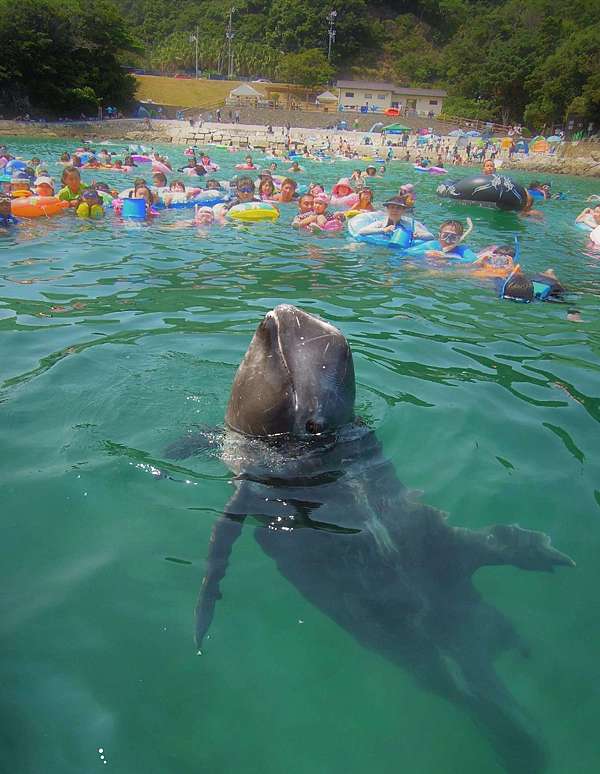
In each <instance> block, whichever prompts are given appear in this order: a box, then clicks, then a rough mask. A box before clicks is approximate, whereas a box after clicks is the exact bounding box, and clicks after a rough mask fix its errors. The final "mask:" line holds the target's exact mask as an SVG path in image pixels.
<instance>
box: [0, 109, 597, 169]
mask: <svg viewBox="0 0 600 774" xmlns="http://www.w3.org/2000/svg"><path fill="white" fill-rule="evenodd" d="M269 129H271V131H269ZM0 137H40V138H42V137H46V138H61V137H64V138H68V139H75V138H76V139H81V140H82V141H84V140H88V141H91V142H94V143H101V142H102V141H104V140H113V141H114V140H123V141H127V142H138V143H143V144H146V145H147V144H153V143H173V144H177V145H197V146H202V145H210V144H213V145H223V146H229V147H233V148H236V149H244V150H245V149H248V150H249V151H252V150H259V151H263V150H266V149H268V148H271V149H274V150H276V151H277V153H281V154H283V153H285V151H286V149H287V148H288V146H289V147H291V148H294V149H297V150H299V151H303V150H304V148H308V149H309V150H311V151H312V150H317V149H319V150H321V149H327V150H329V152H331V153H332V154H333V153H335V152H336V151H337V150H338V148H339V146H340V143H346V144H347V146H348V147H349V148H350V149H351V151H352V152H356V153H357V154H358V159H357V161H362V160H371V159H376V158H386V156H387V153H388V148H389V147H391V152H392V154H393V156H392V158H393V159H395V160H401V161H408V162H410V163H414V162H415V161H416V160H417V158H418V156H420V155H422V154H424V153H425V154H427V153H429V155H430V156H431V157H432V158H433V160H435V155H436V152H435V149H434V150H429V151H428V149H427V146H424V145H421V146H418V147H417V145H416V137H415V136H414V135H412V136H411V137H410V139H409V141H408V145H407V146H403V145H402V144H401V135H383V134H381V133H373V134H369V133H367V132H362V131H338V130H335V129H307V128H306V127H294V126H292V127H290V129H289V130H288V129H287V128H286V127H283V126H273V127H267V126H264V125H260V124H230V123H216V122H202V123H201V124H199V123H198V122H194V125H191V123H190V122H189V121H172V120H155V119H152V120H140V119H129V118H127V119H114V120H107V121H80V122H22V121H5V120H1V121H0ZM365 138H368V139H369V140H371V142H370V143H365V142H364V140H365ZM388 141H390V142H391V143H392V144H391V146H388V145H387V142H388ZM457 142H458V141H457V138H455V137H451V136H445V137H442V138H441V144H442V145H443V146H446V145H449V147H450V148H451V149H453V148H454V147H455V145H456V144H457ZM436 145H437V142H436ZM463 149H464V148H463ZM498 160H499V161H501V162H502V163H501V168H502V169H503V170H510V169H514V170H520V171H528V170H530V171H532V172H539V173H547V174H565V175H576V176H582V177H600V143H599V142H592V141H575V142H564V143H561V144H560V145H558V146H557V147H556V150H554V151H553V152H552V153H530V154H527V155H525V154H515V155H514V156H513V158H511V159H509V158H508V154H506V155H503V153H500V154H499V156H498ZM449 166H450V165H449ZM452 166H454V165H452ZM454 168H456V169H460V166H456V167H454Z"/></svg>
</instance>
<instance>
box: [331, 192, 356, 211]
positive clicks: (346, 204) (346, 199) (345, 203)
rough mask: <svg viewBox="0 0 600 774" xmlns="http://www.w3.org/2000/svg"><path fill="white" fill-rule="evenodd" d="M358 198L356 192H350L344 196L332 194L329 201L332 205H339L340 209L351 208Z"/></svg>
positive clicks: (354, 205)
mask: <svg viewBox="0 0 600 774" xmlns="http://www.w3.org/2000/svg"><path fill="white" fill-rule="evenodd" d="M359 198H360V197H359V195H358V194H357V193H351V194H347V195H346V196H332V197H331V199H330V202H331V206H332V207H339V208H340V209H342V210H351V209H352V208H353V207H356V205H357V204H358V200H359Z"/></svg>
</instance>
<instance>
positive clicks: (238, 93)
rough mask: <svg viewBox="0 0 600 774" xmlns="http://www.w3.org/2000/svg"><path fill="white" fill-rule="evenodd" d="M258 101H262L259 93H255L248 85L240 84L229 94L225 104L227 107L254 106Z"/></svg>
mask: <svg viewBox="0 0 600 774" xmlns="http://www.w3.org/2000/svg"><path fill="white" fill-rule="evenodd" d="M259 99H264V97H263V95H262V94H261V93H260V91H257V90H256V89H254V88H253V87H252V86H250V84H249V83H242V84H240V85H239V86H238V87H237V88H235V89H232V90H231V91H230V92H229V97H228V98H227V100H226V102H227V104H228V105H254V106H256V103H257V102H258V100H259Z"/></svg>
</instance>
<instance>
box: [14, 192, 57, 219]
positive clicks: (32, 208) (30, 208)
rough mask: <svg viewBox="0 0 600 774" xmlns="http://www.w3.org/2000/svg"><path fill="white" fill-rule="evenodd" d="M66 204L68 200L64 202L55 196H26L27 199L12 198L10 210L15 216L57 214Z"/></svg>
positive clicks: (34, 216)
mask: <svg viewBox="0 0 600 774" xmlns="http://www.w3.org/2000/svg"><path fill="white" fill-rule="evenodd" d="M68 206H69V202H64V201H62V200H61V199H59V198H58V197H57V196H28V197H27V199H13V201H11V203H10V209H11V212H12V214H13V215H14V216H15V217H16V218H43V217H44V216H50V215H57V214H58V213H59V212H62V211H63V210H64V209H66V208H68Z"/></svg>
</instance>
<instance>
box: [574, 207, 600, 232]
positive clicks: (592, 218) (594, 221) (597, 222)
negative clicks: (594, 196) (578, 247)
mask: <svg viewBox="0 0 600 774" xmlns="http://www.w3.org/2000/svg"><path fill="white" fill-rule="evenodd" d="M575 223H583V224H584V225H585V226H589V228H591V229H592V230H593V229H595V228H596V227H597V226H600V204H597V205H596V206H595V207H586V208H585V210H583V212H580V213H579V215H578V216H577V217H576V218H575Z"/></svg>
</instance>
